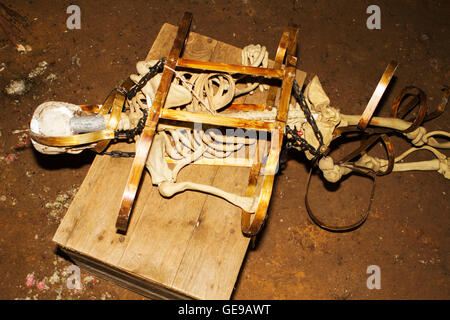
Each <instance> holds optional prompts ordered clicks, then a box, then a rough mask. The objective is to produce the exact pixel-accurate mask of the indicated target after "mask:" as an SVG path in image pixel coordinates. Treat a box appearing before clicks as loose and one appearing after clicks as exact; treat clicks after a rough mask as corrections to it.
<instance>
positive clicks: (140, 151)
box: [116, 13, 192, 232]
mask: <svg viewBox="0 0 450 320" xmlns="http://www.w3.org/2000/svg"><path fill="white" fill-rule="evenodd" d="M191 22H192V14H191V13H185V14H184V16H183V18H182V20H181V22H180V25H179V27H178V31H177V36H176V37H175V40H174V42H173V45H172V49H171V51H170V53H169V56H168V58H167V61H166V64H165V66H164V71H163V73H162V76H161V81H160V83H159V87H158V91H157V92H156V95H155V99H154V101H153V104H152V107H151V108H150V110H149V116H148V118H147V121H146V123H145V127H144V130H143V131H142V134H141V138H140V140H139V143H138V144H137V145H136V155H135V157H134V161H133V165H132V166H131V170H130V175H129V176H128V180H127V184H126V186H125V191H124V192H123V196H122V201H121V203H120V209H119V215H118V217H117V221H116V228H117V229H118V230H120V231H122V232H126V231H127V228H128V223H129V219H130V215H131V210H132V209H133V204H134V200H135V198H136V192H137V189H138V187H139V182H140V180H141V176H142V171H143V170H144V166H145V162H146V161H147V157H148V154H149V153H150V147H151V145H152V141H153V137H154V135H155V132H156V126H157V123H158V121H159V118H160V113H161V109H162V107H163V105H164V103H165V101H166V97H167V93H168V92H169V88H170V84H171V83H172V79H173V76H174V74H173V71H171V69H174V68H175V65H176V60H177V59H178V57H179V56H180V54H181V50H183V47H184V43H185V41H186V40H187V36H188V32H189V28H190V26H191Z"/></svg>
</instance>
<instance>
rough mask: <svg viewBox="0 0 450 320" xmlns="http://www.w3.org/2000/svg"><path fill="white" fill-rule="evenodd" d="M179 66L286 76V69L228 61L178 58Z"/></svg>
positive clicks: (271, 76)
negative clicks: (244, 64) (229, 62)
mask: <svg viewBox="0 0 450 320" xmlns="http://www.w3.org/2000/svg"><path fill="white" fill-rule="evenodd" d="M177 67H180V68H190V69H197V70H206V71H217V72H227V73H231V74H233V73H237V74H247V75H254V76H260V77H267V78H278V79H281V78H282V77H283V76H284V70H281V69H272V68H262V67H250V66H243V65H236V64H235V65H232V64H227V63H220V62H207V61H197V60H190V59H184V58H180V59H178V63H177Z"/></svg>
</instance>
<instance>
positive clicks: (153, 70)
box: [98, 58, 166, 158]
mask: <svg viewBox="0 0 450 320" xmlns="http://www.w3.org/2000/svg"><path fill="white" fill-rule="evenodd" d="M165 63H166V58H162V59H160V60H158V62H157V63H156V64H155V65H154V66H153V67H150V69H149V71H148V72H147V73H146V74H145V75H144V76H143V77H142V78H141V80H139V82H138V83H137V84H135V85H134V86H133V87H132V88H131V89H130V90H128V92H124V90H122V92H121V93H122V94H123V95H125V97H126V98H127V99H128V100H130V99H132V98H134V97H135V96H136V94H137V93H138V92H139V90H141V89H142V88H143V87H144V86H145V85H146V84H147V82H148V81H149V80H150V79H151V78H153V77H154V76H155V75H156V74H158V73H159V72H161V71H162V70H163V68H164V65H165ZM141 111H142V113H143V115H142V117H141V118H140V119H139V121H138V124H137V125H136V127H135V128H133V129H129V130H117V131H115V132H114V138H115V139H124V138H126V139H127V140H132V139H134V137H135V136H137V135H139V134H141V132H142V130H144V127H145V122H146V121H147V117H148V112H147V110H146V109H142V108H141ZM98 154H99V155H107V156H111V157H112V158H133V157H134V156H135V155H136V153H135V152H126V151H120V150H113V151H103V152H99V153H98Z"/></svg>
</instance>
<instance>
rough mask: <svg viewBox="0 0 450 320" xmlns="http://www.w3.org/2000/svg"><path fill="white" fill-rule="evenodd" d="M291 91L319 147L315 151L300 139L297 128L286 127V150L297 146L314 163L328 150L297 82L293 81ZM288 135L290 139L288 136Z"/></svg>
mask: <svg viewBox="0 0 450 320" xmlns="http://www.w3.org/2000/svg"><path fill="white" fill-rule="evenodd" d="M292 91H293V94H294V97H295V99H296V100H297V102H298V104H299V105H300V108H302V111H303V113H304V114H305V117H306V120H307V121H308V123H309V124H310V125H311V128H312V129H313V132H314V135H315V136H316V138H317V141H319V147H318V148H317V149H315V148H314V147H313V146H312V145H311V144H309V143H308V141H306V140H305V139H304V138H302V137H301V136H300V135H299V134H298V132H297V128H296V127H295V126H294V129H295V130H294V129H292V128H291V127H289V126H286V136H287V143H286V148H287V149H290V148H293V147H294V145H295V146H299V147H300V148H301V149H303V150H305V149H306V150H308V151H309V152H310V153H311V154H312V155H313V156H314V158H313V159H312V162H313V163H315V162H316V160H317V159H318V158H320V157H321V156H323V155H324V154H325V153H326V152H327V151H328V148H327V147H326V146H325V145H324V144H323V136H322V132H320V130H319V127H317V123H316V120H315V119H314V117H313V116H312V114H311V110H309V107H308V103H307V102H306V99H305V96H304V94H303V92H302V91H301V90H300V87H299V85H298V83H297V81H295V80H294V84H293V86H292ZM288 134H289V135H290V137H289V136H288Z"/></svg>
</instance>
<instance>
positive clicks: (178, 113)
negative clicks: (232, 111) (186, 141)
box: [161, 109, 273, 131]
mask: <svg viewBox="0 0 450 320" xmlns="http://www.w3.org/2000/svg"><path fill="white" fill-rule="evenodd" d="M161 118H163V119H167V120H178V121H188V122H196V123H204V124H213V125H217V126H224V127H236V128H244V129H249V130H264V131H270V130H271V129H272V127H273V123H272V122H268V121H260V120H245V119H241V118H233V117H226V116H222V115H214V116H213V115H209V114H204V113H196V112H189V111H182V110H174V109H164V110H163V111H162V112H161Z"/></svg>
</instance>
